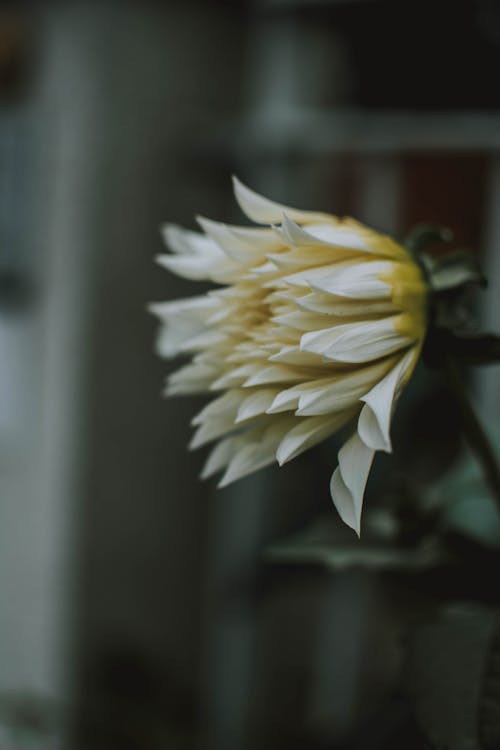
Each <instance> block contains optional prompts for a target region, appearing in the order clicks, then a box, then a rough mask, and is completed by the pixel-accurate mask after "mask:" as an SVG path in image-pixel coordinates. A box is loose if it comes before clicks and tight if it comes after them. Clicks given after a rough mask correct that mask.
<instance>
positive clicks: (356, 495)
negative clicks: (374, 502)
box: [332, 432, 375, 536]
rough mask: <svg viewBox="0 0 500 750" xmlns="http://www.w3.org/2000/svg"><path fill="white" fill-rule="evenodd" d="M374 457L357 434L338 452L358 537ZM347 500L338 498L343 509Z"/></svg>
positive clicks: (340, 469)
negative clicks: (364, 496)
mask: <svg viewBox="0 0 500 750" xmlns="http://www.w3.org/2000/svg"><path fill="white" fill-rule="evenodd" d="M374 455H375V451H374V450H372V449H371V448H368V447H367V446H366V445H365V444H364V443H363V441H362V440H361V438H360V437H359V435H358V433H357V432H355V433H354V434H353V435H351V437H350V438H349V440H348V441H347V442H346V443H344V445H343V446H342V448H341V449H340V451H339V471H340V475H341V478H342V480H343V484H344V486H345V488H346V489H347V491H348V493H349V495H350V500H351V503H352V516H353V518H354V525H353V526H352V528H353V529H354V530H355V531H356V533H357V534H358V536H359V533H360V524H361V510H362V507H363V495H364V492H365V487H366V482H367V480H368V475H369V473H370V469H371V465H372V462H373V457H374ZM332 483H333V480H332ZM334 489H335V488H334V487H332V499H333V502H334V503H336V498H335V496H333V490H334ZM348 499H349V498H348V497H347V496H343V495H342V496H341V497H339V501H340V503H341V505H342V506H343V507H345V506H346V505H347V504H348Z"/></svg>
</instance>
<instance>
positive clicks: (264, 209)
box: [233, 177, 335, 224]
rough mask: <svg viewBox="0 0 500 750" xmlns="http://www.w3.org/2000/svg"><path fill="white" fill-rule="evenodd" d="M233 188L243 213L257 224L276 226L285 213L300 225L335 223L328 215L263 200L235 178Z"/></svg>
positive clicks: (266, 199)
mask: <svg viewBox="0 0 500 750" xmlns="http://www.w3.org/2000/svg"><path fill="white" fill-rule="evenodd" d="M233 188H234V195H235V197H236V200H237V201H238V203H239V205H240V208H241V210H242V211H243V213H244V214H246V216H248V218H249V219H251V220H252V221H255V222H256V223H257V224H278V223H280V222H281V218H282V216H283V213H286V214H287V215H288V216H289V217H290V219H293V221H297V222H299V223H300V224H308V223H312V222H323V221H326V222H334V221H335V219H334V218H333V217H332V216H330V215H329V214H323V213H318V212H317V211H301V210H300V209H296V208H290V207H289V206H284V205H283V204H281V203H275V201H271V200H269V199H268V198H264V197H263V196H262V195H259V194H258V193H256V192H255V191H254V190H251V189H250V188H248V187H246V185H243V183H242V182H240V181H239V180H238V179H237V177H233Z"/></svg>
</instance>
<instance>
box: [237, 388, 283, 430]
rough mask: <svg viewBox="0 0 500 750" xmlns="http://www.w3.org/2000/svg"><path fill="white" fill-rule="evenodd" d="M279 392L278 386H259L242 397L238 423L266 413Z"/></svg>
mask: <svg viewBox="0 0 500 750" xmlns="http://www.w3.org/2000/svg"><path fill="white" fill-rule="evenodd" d="M278 393H279V389H278V388H258V389H256V390H255V391H254V392H253V393H250V394H249V395H247V396H246V397H244V398H240V406H239V409H238V414H237V416H236V423H237V424H239V423H240V422H244V421H245V420H247V419H251V418H252V417H256V416H259V415H260V414H265V413H266V411H267V409H268V408H269V407H270V406H271V404H272V403H273V401H274V399H275V398H276V396H277V395H278Z"/></svg>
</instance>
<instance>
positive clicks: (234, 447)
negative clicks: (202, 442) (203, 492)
mask: <svg viewBox="0 0 500 750" xmlns="http://www.w3.org/2000/svg"><path fill="white" fill-rule="evenodd" d="M243 445H245V436H244V435H233V436H231V437H228V438H226V439H225V440H221V441H220V443H217V445H216V446H215V447H214V448H213V449H212V451H211V452H210V454H209V456H208V458H207V460H206V462H205V465H204V467H203V469H202V471H201V474H200V479H208V477H211V476H212V475H213V474H217V472H219V471H221V470H222V469H224V468H225V467H226V466H227V465H228V463H229V462H230V461H231V459H232V458H233V456H234V455H235V454H236V453H237V452H238V451H239V450H240V449H241V447H242V446H243Z"/></svg>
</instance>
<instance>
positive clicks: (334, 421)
mask: <svg viewBox="0 0 500 750" xmlns="http://www.w3.org/2000/svg"><path fill="white" fill-rule="evenodd" d="M352 416H353V412H352V410H346V411H343V412H340V413H338V414H334V415H331V414H329V415H328V416H326V417H309V418H301V419H299V421H298V423H297V424H295V425H294V427H292V429H291V430H290V431H289V432H288V433H287V434H286V435H285V436H284V438H283V439H282V441H281V442H280V444H279V446H278V449H277V451H276V460H277V461H278V463H279V465H280V466H282V465H283V464H284V463H286V462H287V461H291V460H292V458H296V457H297V456H299V455H300V454H301V453H304V451H306V450H308V449H309V448H312V447H313V445H316V444H317V443H319V442H321V441H322V440H325V439H326V438H327V437H329V436H330V435H332V434H333V433H334V432H335V431H336V430H338V429H339V428H340V427H342V426H343V425H344V424H346V422H348V421H349V419H351V418H352ZM296 421H297V420H296Z"/></svg>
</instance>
